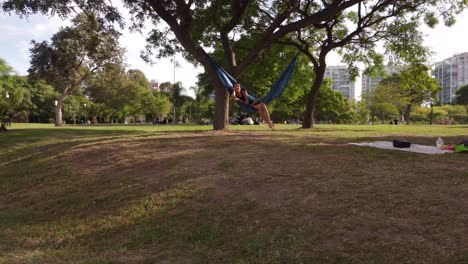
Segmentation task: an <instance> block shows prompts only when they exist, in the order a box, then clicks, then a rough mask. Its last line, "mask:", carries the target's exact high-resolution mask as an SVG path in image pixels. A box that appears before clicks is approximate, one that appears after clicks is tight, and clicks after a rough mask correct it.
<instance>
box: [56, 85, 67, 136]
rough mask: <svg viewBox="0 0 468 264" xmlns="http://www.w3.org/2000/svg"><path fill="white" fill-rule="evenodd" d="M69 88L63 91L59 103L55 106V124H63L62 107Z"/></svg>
mask: <svg viewBox="0 0 468 264" xmlns="http://www.w3.org/2000/svg"><path fill="white" fill-rule="evenodd" d="M67 93H68V88H67V89H65V91H64V92H63V93H62V95H61V96H60V98H59V99H58V101H57V105H56V106H55V126H56V127H58V126H62V124H63V123H62V107H63V102H64V101H65V98H66V97H67Z"/></svg>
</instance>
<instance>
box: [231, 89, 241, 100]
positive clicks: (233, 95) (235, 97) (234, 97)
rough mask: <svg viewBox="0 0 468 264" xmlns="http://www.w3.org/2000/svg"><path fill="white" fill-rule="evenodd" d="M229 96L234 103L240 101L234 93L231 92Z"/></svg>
mask: <svg viewBox="0 0 468 264" xmlns="http://www.w3.org/2000/svg"><path fill="white" fill-rule="evenodd" d="M231 95H232V99H233V100H234V101H235V102H237V101H240V99H239V98H237V95H236V92H235V91H232V94H231Z"/></svg>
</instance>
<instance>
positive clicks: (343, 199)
mask: <svg viewBox="0 0 468 264" xmlns="http://www.w3.org/2000/svg"><path fill="white" fill-rule="evenodd" d="M230 128H231V130H229V131H212V130H211V126H183V125H180V126H64V127H62V128H53V127H52V126H51V125H32V124H27V125H25V124H15V125H13V127H11V130H10V131H9V132H8V133H3V134H0V263H468V154H445V155H425V154H416V153H407V152H400V151H391V150H380V149H373V148H365V147H356V146H350V145H348V144H347V143H349V142H362V141H374V140H391V139H393V138H405V139H408V140H410V141H411V142H414V143H419V144H428V145H429V144H430V145H434V144H435V141H436V139H437V137H439V136H441V137H442V138H443V139H444V140H445V142H447V143H458V142H459V141H461V140H462V139H468V126H391V125H377V126H346V125H340V126H338V125H321V126H320V125H319V126H317V127H316V128H314V129H308V130H304V129H299V127H298V126H289V125H278V128H277V129H276V130H275V131H270V130H268V129H267V128H266V126H264V125H263V126H231V127H230Z"/></svg>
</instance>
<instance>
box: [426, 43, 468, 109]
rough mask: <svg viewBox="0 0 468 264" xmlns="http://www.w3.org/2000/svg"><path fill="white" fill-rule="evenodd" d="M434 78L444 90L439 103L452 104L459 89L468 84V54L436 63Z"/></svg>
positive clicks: (433, 72) (457, 55) (433, 71)
mask: <svg viewBox="0 0 468 264" xmlns="http://www.w3.org/2000/svg"><path fill="white" fill-rule="evenodd" d="M432 76H434V77H435V78H436V79H437V80H438V81H439V84H440V86H442V89H443V90H442V91H441V92H440V95H439V102H440V103H441V104H449V103H452V102H453V100H454V99H455V92H456V91H457V90H458V88H460V87H461V86H463V85H466V84H468V52H464V53H461V54H456V55H454V56H452V57H450V58H448V59H445V60H443V61H441V62H437V63H435V65H434V68H433V70H432Z"/></svg>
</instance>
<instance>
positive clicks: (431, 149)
mask: <svg viewBox="0 0 468 264" xmlns="http://www.w3.org/2000/svg"><path fill="white" fill-rule="evenodd" d="M349 144H351V145H355V146H364V147H373V148H379V149H394V150H401V151H408V152H416V153H424V154H445V153H453V151H451V150H444V149H440V148H438V147H436V146H425V145H418V144H411V147H409V148H394V147H393V142H392V141H376V142H367V143H349Z"/></svg>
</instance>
